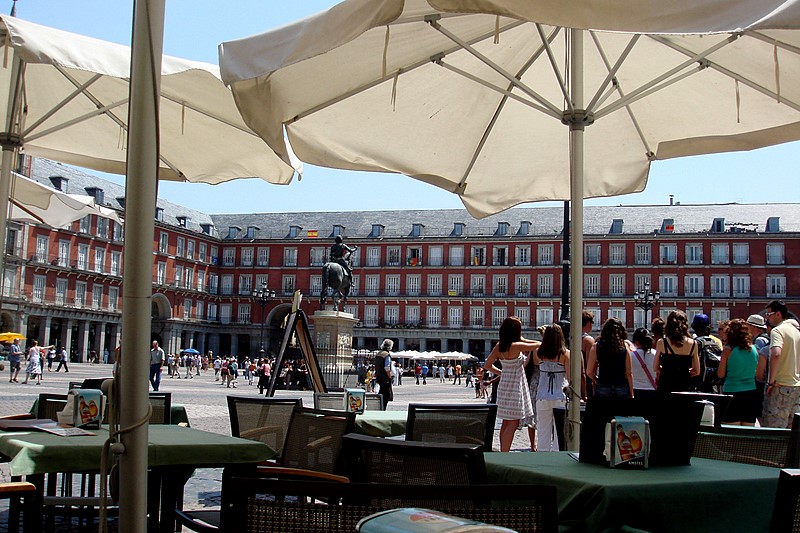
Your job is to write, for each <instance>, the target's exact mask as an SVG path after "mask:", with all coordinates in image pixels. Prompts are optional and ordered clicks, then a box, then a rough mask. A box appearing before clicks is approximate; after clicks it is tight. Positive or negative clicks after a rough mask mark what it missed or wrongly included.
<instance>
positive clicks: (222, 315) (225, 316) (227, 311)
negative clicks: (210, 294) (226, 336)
mask: <svg viewBox="0 0 800 533" xmlns="http://www.w3.org/2000/svg"><path fill="white" fill-rule="evenodd" d="M232 310H233V307H232V306H231V304H220V306H219V321H220V322H222V323H223V324H230V323H231V311H232Z"/></svg>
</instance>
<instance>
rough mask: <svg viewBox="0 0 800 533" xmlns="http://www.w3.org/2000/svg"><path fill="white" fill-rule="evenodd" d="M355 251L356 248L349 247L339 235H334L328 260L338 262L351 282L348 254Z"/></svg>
mask: <svg viewBox="0 0 800 533" xmlns="http://www.w3.org/2000/svg"><path fill="white" fill-rule="evenodd" d="M355 251H356V248H350V247H349V246H347V245H346V244H345V243H344V242H343V239H342V236H341V235H337V236H336V242H335V243H334V244H333V245H332V246H331V255H330V261H332V262H334V263H338V264H340V265H341V266H342V268H343V269H344V271H345V272H346V273H347V276H348V277H349V278H350V281H351V282H352V280H353V269H352V268H351V267H350V254H352V253H353V252H355Z"/></svg>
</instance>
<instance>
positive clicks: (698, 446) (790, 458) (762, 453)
mask: <svg viewBox="0 0 800 533" xmlns="http://www.w3.org/2000/svg"><path fill="white" fill-rule="evenodd" d="M799 455H800V415H798V414H795V416H794V423H793V424H792V429H777V428H755V427H750V426H723V427H709V426H701V428H700V431H699V432H698V433H697V440H696V441H695V444H694V452H693V453H692V457H703V458H706V459H717V460H719V461H732V462H734V463H746V464H752V465H760V466H771V467H774V468H797V467H800V457H799Z"/></svg>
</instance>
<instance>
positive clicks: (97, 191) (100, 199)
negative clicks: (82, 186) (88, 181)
mask: <svg viewBox="0 0 800 533" xmlns="http://www.w3.org/2000/svg"><path fill="white" fill-rule="evenodd" d="M86 194H88V195H89V196H91V197H92V198H94V202H95V203H96V204H97V205H103V204H104V194H103V189H101V188H100V187H86Z"/></svg>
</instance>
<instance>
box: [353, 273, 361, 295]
mask: <svg viewBox="0 0 800 533" xmlns="http://www.w3.org/2000/svg"><path fill="white" fill-rule="evenodd" d="M359 287H361V276H359V275H358V274H353V281H352V282H351V283H350V294H351V295H352V296H358V291H359Z"/></svg>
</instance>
